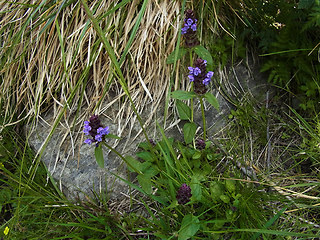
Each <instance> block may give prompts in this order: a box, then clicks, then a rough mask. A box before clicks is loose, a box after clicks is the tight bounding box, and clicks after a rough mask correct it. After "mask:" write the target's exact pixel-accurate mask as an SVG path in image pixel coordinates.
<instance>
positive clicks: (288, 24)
mask: <svg viewBox="0 0 320 240" xmlns="http://www.w3.org/2000/svg"><path fill="white" fill-rule="evenodd" d="M245 2H246V8H245V9H246V11H247V14H246V15H245V16H244V17H245V18H246V20H247V22H248V23H249V24H250V25H249V26H251V30H249V29H248V28H246V34H247V36H246V37H244V38H245V39H248V40H249V39H255V40H256V41H257V43H258V46H259V48H260V49H261V51H262V53H263V54H262V55H261V56H263V58H264V63H263V66H262V68H261V71H263V72H268V73H269V81H270V82H271V83H273V84H275V85H277V86H279V87H281V88H284V89H285V90H288V91H289V92H291V93H293V94H295V95H297V96H298V97H299V99H300V100H301V102H302V103H301V107H302V108H303V109H312V108H313V107H315V108H316V109H317V106H316V102H318V101H319V99H320V94H319V86H318V85H317V84H315V83H318V82H320V77H319V71H320V64H319V62H318V50H317V47H318V45H317V44H318V42H319V41H318V39H319V38H318V36H319V34H320V28H319V26H320V24H319V23H320V21H319V19H320V4H319V1H307V0H306V1H299V4H297V3H296V1H279V0H278V1H267V2H266V1H245ZM238 30H240V29H238ZM248 30H249V31H248ZM240 31H241V30H240ZM250 42H252V40H251V41H250Z"/></svg>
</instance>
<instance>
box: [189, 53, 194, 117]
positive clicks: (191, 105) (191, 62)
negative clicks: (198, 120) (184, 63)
mask: <svg viewBox="0 0 320 240" xmlns="http://www.w3.org/2000/svg"><path fill="white" fill-rule="evenodd" d="M189 57H190V67H192V64H193V61H192V50H191V49H189ZM190 91H191V92H192V91H193V82H192V83H191V89H190ZM190 108H191V122H193V98H191V100H190Z"/></svg>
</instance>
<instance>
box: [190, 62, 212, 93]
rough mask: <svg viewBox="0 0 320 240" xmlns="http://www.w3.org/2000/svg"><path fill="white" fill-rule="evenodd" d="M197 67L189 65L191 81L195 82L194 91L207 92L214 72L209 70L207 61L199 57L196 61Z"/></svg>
mask: <svg viewBox="0 0 320 240" xmlns="http://www.w3.org/2000/svg"><path fill="white" fill-rule="evenodd" d="M194 65H195V67H188V69H189V71H190V72H189V75H188V78H189V79H190V81H191V82H194V91H195V93H197V94H205V93H206V92H207V89H206V86H207V85H208V84H209V82H210V81H211V78H212V76H213V72H212V71H209V72H207V69H206V67H207V61H206V60H203V59H201V58H198V59H196V60H195V62H194Z"/></svg>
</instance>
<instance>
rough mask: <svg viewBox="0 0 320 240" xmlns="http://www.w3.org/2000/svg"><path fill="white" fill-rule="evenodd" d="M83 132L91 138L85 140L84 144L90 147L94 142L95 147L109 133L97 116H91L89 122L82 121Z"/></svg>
mask: <svg viewBox="0 0 320 240" xmlns="http://www.w3.org/2000/svg"><path fill="white" fill-rule="evenodd" d="M83 132H84V134H85V135H87V136H91V138H88V139H86V140H85V141H84V143H86V144H89V145H91V144H92V143H94V142H95V143H96V146H97V145H99V143H100V142H102V141H103V140H104V139H105V136H106V135H108V134H109V133H110V131H109V127H105V128H104V127H103V126H102V125H101V121H100V119H99V117H98V116H97V115H92V116H91V117H90V119H89V121H84V127H83Z"/></svg>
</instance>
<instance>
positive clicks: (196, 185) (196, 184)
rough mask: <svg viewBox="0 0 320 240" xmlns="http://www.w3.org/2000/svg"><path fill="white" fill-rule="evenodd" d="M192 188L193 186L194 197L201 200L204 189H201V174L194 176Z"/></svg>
mask: <svg viewBox="0 0 320 240" xmlns="http://www.w3.org/2000/svg"><path fill="white" fill-rule="evenodd" d="M190 188H191V194H192V199H193V200H196V201H201V198H202V189H201V184H200V180H199V175H197V174H195V175H193V176H192V178H191V184H190Z"/></svg>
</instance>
